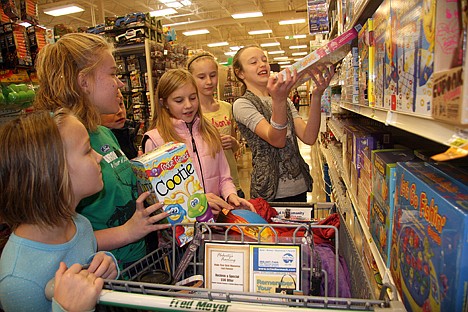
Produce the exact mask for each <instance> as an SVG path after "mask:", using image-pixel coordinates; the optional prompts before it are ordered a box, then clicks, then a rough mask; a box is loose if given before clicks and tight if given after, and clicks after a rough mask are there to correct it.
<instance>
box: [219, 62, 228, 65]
mask: <svg viewBox="0 0 468 312" xmlns="http://www.w3.org/2000/svg"><path fill="white" fill-rule="evenodd" d="M219 64H220V65H227V64H228V62H221V63H219Z"/></svg>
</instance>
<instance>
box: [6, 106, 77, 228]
mask: <svg viewBox="0 0 468 312" xmlns="http://www.w3.org/2000/svg"><path fill="white" fill-rule="evenodd" d="M70 116H72V115H71V114H70V112H69V111H67V110H59V111H58V112H57V113H56V114H54V115H53V116H52V115H51V114H50V113H49V112H46V111H37V112H34V113H31V114H27V115H23V116H21V117H19V118H17V119H15V120H13V121H10V122H8V123H6V124H5V125H3V126H2V127H1V128H0V189H1V190H2V192H1V194H0V219H1V220H2V222H5V223H7V224H8V225H9V226H10V227H11V228H12V229H13V230H14V229H15V228H17V227H18V226H19V225H20V224H23V223H27V224H34V225H39V226H43V227H54V226H57V225H60V224H61V223H62V222H64V221H66V220H69V219H70V218H71V217H72V216H73V215H74V214H75V212H74V210H72V209H70V205H71V204H72V203H73V202H74V194H73V191H72V185H71V180H70V178H69V174H68V167H67V161H66V156H65V150H64V146H63V143H62V138H61V136H60V132H59V129H60V128H61V126H62V124H63V123H64V122H65V120H66V119H67V118H70Z"/></svg>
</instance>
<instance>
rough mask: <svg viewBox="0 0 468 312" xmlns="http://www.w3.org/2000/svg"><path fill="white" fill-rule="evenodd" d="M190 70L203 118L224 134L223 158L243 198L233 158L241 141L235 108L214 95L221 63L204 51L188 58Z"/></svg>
mask: <svg viewBox="0 0 468 312" xmlns="http://www.w3.org/2000/svg"><path fill="white" fill-rule="evenodd" d="M187 69H188V71H189V72H190V73H191V74H192V75H193V77H194V78H195V81H196V82H197V86H198V97H199V99H200V106H201V109H202V112H203V116H204V117H205V118H206V119H207V120H208V121H210V122H211V123H212V125H213V126H215V128H216V129H218V131H219V133H220V135H221V143H222V145H223V149H224V155H226V159H227V161H228V163H229V169H230V170H231V177H232V181H233V182H234V185H235V186H236V189H237V195H239V196H240V197H244V196H242V195H244V192H242V189H241V187H240V183H239V174H238V172H237V161H236V157H235V155H234V153H235V152H236V151H237V150H238V149H239V142H238V141H237V139H236V130H235V128H234V118H233V117H232V105H231V104H229V103H228V102H224V101H220V100H217V99H216V98H215V97H214V93H215V92H216V89H217V88H218V63H217V62H216V60H215V58H214V56H213V55H212V54H211V53H208V52H202V53H199V54H195V55H193V56H192V57H190V58H189V59H188V61H187Z"/></svg>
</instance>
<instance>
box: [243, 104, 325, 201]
mask: <svg viewBox="0 0 468 312" xmlns="http://www.w3.org/2000/svg"><path fill="white" fill-rule="evenodd" d="M308 112H309V107H308V106H301V107H300V109H299V114H300V115H301V116H302V117H303V118H304V119H306V118H307V114H308ZM299 148H300V150H301V154H302V157H303V158H304V160H305V161H306V162H307V164H309V167H310V168H311V174H312V178H313V179H314V188H313V191H312V192H311V193H309V194H307V201H308V202H320V201H325V192H324V189H325V187H324V184H323V178H322V171H321V168H320V161H319V157H321V156H320V150H319V144H318V142H317V143H316V144H314V145H313V146H309V145H306V144H304V143H302V142H301V141H300V140H299ZM237 168H238V170H239V179H240V184H241V187H242V190H243V191H244V193H245V196H246V198H250V176H251V173H252V154H251V153H250V150H249V149H246V152H245V153H244V154H243V155H242V157H241V158H240V159H238V161H237Z"/></svg>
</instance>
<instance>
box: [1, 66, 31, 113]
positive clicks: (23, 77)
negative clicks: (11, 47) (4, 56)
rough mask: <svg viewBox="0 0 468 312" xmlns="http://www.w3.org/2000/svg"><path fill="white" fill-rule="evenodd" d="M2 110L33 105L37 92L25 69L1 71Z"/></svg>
mask: <svg viewBox="0 0 468 312" xmlns="http://www.w3.org/2000/svg"><path fill="white" fill-rule="evenodd" d="M0 87H1V92H0V110H4V109H10V110H16V109H23V108H27V107H29V106H31V104H32V102H33V100H34V97H35V96H36V92H35V90H34V88H33V85H32V83H31V80H30V78H29V75H28V73H27V72H26V70H24V69H20V70H16V71H15V72H13V71H12V70H5V71H0Z"/></svg>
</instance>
